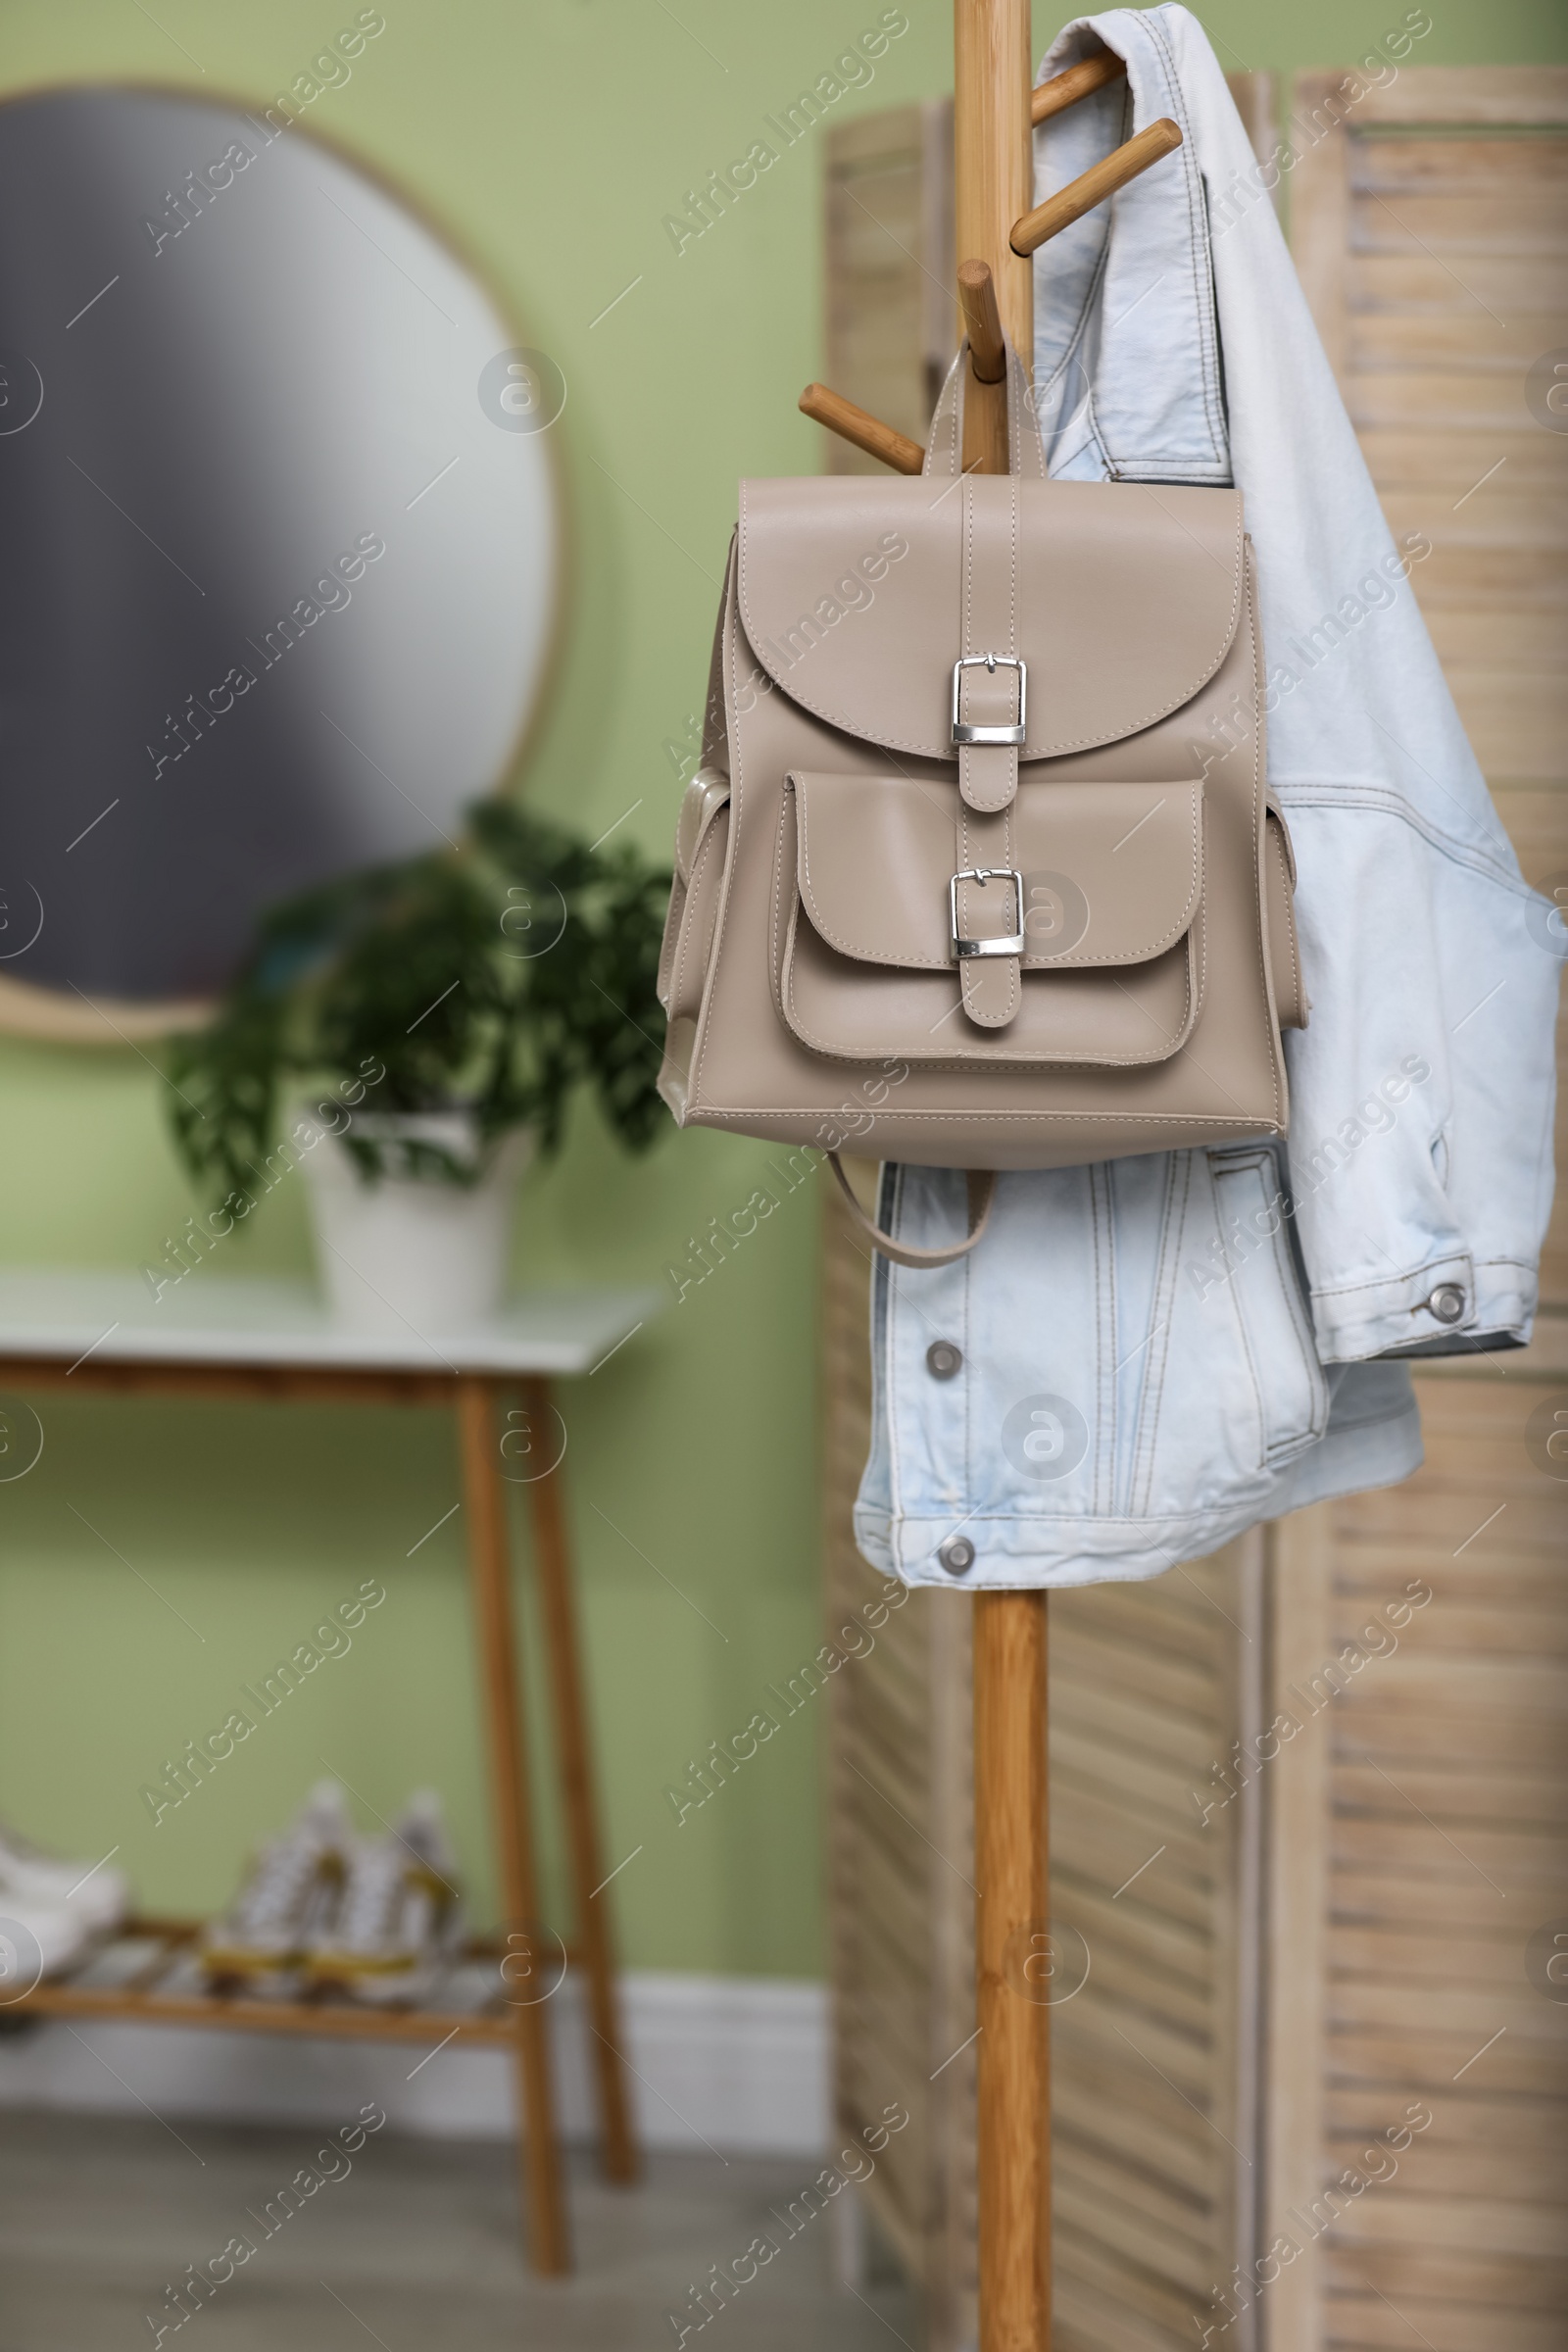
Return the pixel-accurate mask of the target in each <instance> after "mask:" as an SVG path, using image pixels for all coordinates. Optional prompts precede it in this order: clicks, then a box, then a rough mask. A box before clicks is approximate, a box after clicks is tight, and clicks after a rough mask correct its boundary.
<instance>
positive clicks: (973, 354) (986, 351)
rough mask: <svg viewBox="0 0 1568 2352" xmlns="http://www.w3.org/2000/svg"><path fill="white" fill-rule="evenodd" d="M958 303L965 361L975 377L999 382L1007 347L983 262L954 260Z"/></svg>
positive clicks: (993, 285)
mask: <svg viewBox="0 0 1568 2352" xmlns="http://www.w3.org/2000/svg"><path fill="white" fill-rule="evenodd" d="M958 303H959V307H960V308H961V310H962V312H963V331H964V333H965V334H966V335H967V336H968V338H969V364H970V366H971V367H972V368H973V369H974V372H975V376H976V378H977V380H978V381H979V382H980V383H982V384H1000V383H1001V382H1002V381H1003V379H1004V378H1005V375H1006V372H1007V347H1006V345H1005V343H1004V341H1003V339H1002V313H1001V312H1000V311H999V310H998V308H997V288H996V281H995V279H994V278H993V277H992V274H991V272H990V270H988V269H987V268H986V265H985V263H984V262H960V263H959V264H958Z"/></svg>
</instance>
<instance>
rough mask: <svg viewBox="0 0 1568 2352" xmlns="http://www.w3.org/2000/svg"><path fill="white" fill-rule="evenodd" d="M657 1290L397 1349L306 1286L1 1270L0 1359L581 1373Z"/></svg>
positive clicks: (428, 1335)
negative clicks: (164, 1284)
mask: <svg viewBox="0 0 1568 2352" xmlns="http://www.w3.org/2000/svg"><path fill="white" fill-rule="evenodd" d="M663 1303H664V1300H663V1296H662V1293H660V1292H659V1291H655V1290H639V1291H612V1290H604V1291H600V1290H593V1291H586V1290H580V1291H526V1292H521V1293H519V1294H518V1295H517V1296H516V1297H515V1298H514V1299H510V1300H509V1301H508V1303H507V1305H506V1306H505V1307H504V1308H503V1310H502V1312H501V1313H500V1314H499V1315H497V1316H496V1317H495V1319H494V1320H493V1321H491V1322H486V1323H479V1324H469V1325H467V1326H466V1327H465V1328H462V1329H458V1330H439V1329H437V1330H432V1331H429V1332H417V1331H415V1330H414V1328H413V1327H412V1325H411V1326H410V1327H409V1329H408V1330H407V1331H406V1332H404V1333H400V1334H396V1335H394V1336H392V1337H388V1338H383V1337H381V1336H380V1335H379V1334H376V1335H373V1336H372V1335H368V1334H365V1333H360V1332H355V1331H351V1330H346V1329H344V1327H343V1326H342V1325H341V1324H337V1323H334V1322H333V1321H332V1320H331V1318H330V1316H329V1315H328V1313H327V1310H326V1308H325V1306H324V1304H323V1303H322V1301H321V1299H320V1297H319V1294H318V1293H317V1291H316V1290H315V1288H314V1287H313V1285H312V1284H310V1283H308V1282H304V1281H292V1280H283V1279H279V1278H274V1277H270V1276H252V1277H248V1278H242V1279H240V1280H238V1281H235V1280H233V1279H224V1278H222V1277H221V1276H217V1275H210V1274H207V1273H205V1272H201V1271H198V1272H197V1273H195V1274H192V1275H190V1276H188V1277H187V1278H186V1279H185V1280H184V1281H183V1282H180V1283H179V1284H177V1285H172V1286H171V1287H170V1288H169V1289H168V1290H167V1291H166V1292H165V1293H164V1295H163V1297H162V1298H161V1299H159V1300H158V1301H157V1302H156V1303H155V1302H154V1299H153V1297H152V1293H151V1290H150V1289H149V1287H148V1285H147V1283H146V1282H145V1281H144V1280H143V1279H142V1277H141V1276H140V1275H139V1274H136V1273H133V1272H130V1271H125V1270H122V1269H120V1268H118V1267H96V1266H36V1267H33V1266H25V1267H24V1266H16V1267H11V1268H0V1357H4V1356H12V1357H15V1356H21V1355H26V1356H40V1357H45V1358H47V1359H49V1360H50V1361H51V1362H58V1361H64V1362H66V1363H68V1364H74V1363H75V1362H77V1361H80V1360H82V1359H84V1358H86V1357H89V1356H90V1358H91V1359H92V1361H93V1362H94V1363H106V1362H107V1363H115V1362H119V1363H126V1362H130V1363H168V1364H240V1365H255V1364H289V1365H295V1366H306V1367H309V1368H310V1369H312V1370H317V1369H322V1370H326V1369H337V1370H352V1371H382V1372H385V1371H400V1372H426V1373H428V1372H441V1371H448V1372H497V1373H502V1372H543V1373H552V1372H554V1373H562V1374H565V1375H568V1376H569V1375H571V1374H573V1373H587V1372H592V1371H595V1370H597V1369H598V1367H599V1365H600V1364H601V1363H603V1362H604V1361H605V1360H606V1359H607V1357H609V1356H610V1355H612V1354H613V1352H614V1351H615V1349H616V1348H619V1347H620V1346H622V1345H623V1343H624V1342H625V1341H627V1340H629V1339H630V1338H631V1337H632V1335H633V1333H634V1332H638V1331H640V1330H641V1329H642V1327H643V1325H644V1324H645V1323H646V1322H648V1321H650V1320H651V1319H652V1317H653V1316H654V1315H656V1314H657V1313H658V1312H659V1311H660V1308H661V1307H662V1304H663Z"/></svg>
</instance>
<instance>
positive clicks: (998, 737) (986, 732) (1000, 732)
mask: <svg viewBox="0 0 1568 2352" xmlns="http://www.w3.org/2000/svg"><path fill="white" fill-rule="evenodd" d="M998 662H1001V663H1002V666H1003V668H1004V669H1015V670H1016V671H1017V672H1018V723H1017V725H1016V726H1015V727H971V726H968V725H966V724H965V723H964V721H963V720H962V719H960V718H959V716H958V690H959V687H960V686H961V684H962V682H963V673H964V671H965V670H966V669H989V670H995V668H996V666H997V663H998ZM1028 688H1029V672H1028V670H1027V669H1026V667H1025V666H1024V664H1023V662H1020V661H1019V660H1018V658H1017V656H1016V654H963V655H960V657H959V659H958V660H957V661H956V662H955V663H954V664H953V740H954V742H955V743H1000V744H1009V743H1012V744H1021V743H1022V741H1023V730H1024V719H1025V716H1026V715H1027V697H1028Z"/></svg>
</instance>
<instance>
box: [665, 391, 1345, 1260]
mask: <svg viewBox="0 0 1568 2352" xmlns="http://www.w3.org/2000/svg"><path fill="white" fill-rule="evenodd" d="M964 367H965V355H964V354H962V353H960V355H959V359H958V362H957V364H956V367H955V369H954V372H953V375H952V376H950V378H949V385H948V390H947V391H946V392H945V393H944V396H943V404H942V406H941V407H940V408H939V410H938V413H937V418H936V423H935V425H934V428H933V433H932V442H931V449H930V452H929V453H928V455H927V459H926V472H925V473H924V474H923V475H922V476H920V477H918V478H916V479H903V478H895V477H891V476H890V477H887V478H876V479H866V478H859V477H844V476H837V477H831V476H830V477H825V478H815V479H813V478H808V479H788V480H776V481H749V482H743V483H742V485H741V493H740V524H739V528H738V530H737V532H736V534H735V539H734V543H733V547H732V550H731V555H730V561H729V569H728V576H727V578H726V581H725V586H724V597H723V605H722V609H721V612H720V614H719V622H718V630H717V636H716V639H715V644H714V650H713V671H712V679H711V690H710V696H709V706H708V721H707V732H706V740H705V746H704V754H703V763H702V766H701V767H700V769H699V770H698V773H697V774H696V776H695V777H694V778H693V780H692V782H691V783H690V784H689V785H688V787H687V790H686V796H685V800H684V803H683V806H682V809H681V812H680V819H679V826H678V830H677V834H676V844H675V867H676V874H675V886H674V890H673V894H672V896H671V900H670V908H669V918H668V922H667V925H666V930H665V939H664V950H663V956H662V965H661V976H660V995H661V998H662V1003H663V1005H664V1008H665V1011H666V1013H667V1015H668V1023H669V1026H668V1037H667V1042H666V1045H665V1052H664V1063H663V1068H662V1073H661V1077H660V1087H661V1091H662V1094H663V1096H664V1099H665V1101H666V1102H667V1103H669V1105H670V1108H671V1109H672V1110H673V1112H674V1114H675V1117H676V1119H677V1120H678V1121H679V1122H680V1124H681V1125H682V1126H706V1127H725V1128H731V1129H734V1130H736V1131H738V1132H739V1133H741V1134H745V1135H757V1136H764V1137H768V1138H771V1139H778V1140H783V1141H786V1142H789V1143H793V1144H803V1143H804V1144H814V1145H817V1146H819V1147H820V1148H821V1149H823V1150H825V1151H827V1152H830V1153H832V1154H834V1155H835V1159H834V1165H835V1170H836V1172H838V1173H839V1176H840V1181H841V1182H843V1175H842V1170H839V1169H838V1163H837V1158H836V1154H837V1152H839V1150H840V1149H841V1148H843V1147H845V1146H848V1145H853V1146H854V1149H855V1150H856V1151H857V1152H859V1153H862V1154H866V1155H870V1156H877V1157H881V1158H883V1159H893V1160H907V1161H913V1162H916V1163H918V1164H921V1165H925V1166H928V1167H961V1168H964V1169H967V1170H969V1171H971V1182H970V1188H969V1189H970V1225H971V1230H970V1235H969V1240H968V1242H966V1243H963V1244H960V1245H959V1246H958V1249H957V1250H939V1251H916V1250H905V1249H902V1248H897V1249H893V1248H890V1254H893V1255H897V1256H899V1257H900V1258H902V1259H904V1260H906V1261H907V1262H910V1263H916V1264H934V1263H942V1262H945V1261H946V1260H947V1259H948V1258H949V1257H952V1256H955V1255H957V1254H959V1253H960V1252H961V1250H963V1249H964V1248H968V1247H971V1246H972V1244H973V1242H974V1241H975V1240H977V1239H978V1238H979V1233H980V1230H981V1229H982V1227H983V1224H984V1219H985V1214H986V1211H987V1209H988V1206H989V1198H990V1192H991V1189H992V1179H991V1177H990V1175H989V1173H987V1172H988V1171H993V1170H996V1169H999V1168H1054V1167H1066V1166H1072V1165H1076V1164H1078V1163H1081V1162H1083V1161H1088V1160H1097V1159H1108V1158H1112V1157H1117V1156H1120V1155H1123V1154H1125V1153H1129V1152H1155V1151H1164V1150H1167V1149H1170V1148H1172V1147H1176V1146H1185V1145H1201V1144H1229V1143H1236V1142H1238V1141H1241V1140H1242V1139H1244V1138H1251V1137H1267V1136H1283V1135H1284V1133H1285V1132H1286V1121H1287V1099H1286V1080H1285V1063H1284V1054H1283V1052H1282V1048H1281V1039H1280V1031H1281V1027H1282V1026H1284V1027H1291V1026H1293V1025H1294V1026H1301V1025H1304V1022H1305V1019H1306V1005H1305V1000H1304V998H1303V995H1302V990H1301V982H1300V972H1299V963H1298V958H1297V947H1296V931H1295V922H1294V917H1293V912H1292V903H1291V902H1292V890H1293V885H1294V867H1293V863H1292V858H1291V848H1290V841H1289V837H1288V835H1287V832H1286V827H1285V821H1284V818H1283V817H1282V815H1281V814H1280V812H1279V809H1277V807H1276V806H1275V805H1274V803H1273V802H1272V800H1271V799H1270V797H1269V795H1268V792H1267V789H1266V786H1265V781H1264V732H1263V664H1262V651H1261V645H1260V640H1259V635H1258V623H1257V605H1256V595H1255V590H1254V583H1253V575H1252V561H1251V549H1250V542H1249V540H1248V539H1247V537H1246V534H1245V532H1244V529H1243V522H1242V501H1241V496H1240V493H1239V492H1237V491H1234V490H1200V489H1176V488H1165V487H1151V486H1149V485H1147V484H1144V483H1128V482H1109V483H1100V482H1052V481H1048V480H1047V479H1045V475H1044V462H1043V459H1042V457H1041V451H1040V441H1039V435H1038V432H1037V431H1036V430H1035V428H1034V425H1033V420H1032V418H1030V417H1028V415H1027V411H1026V409H1025V405H1024V398H1023V388H1022V376H1021V371H1020V370H1019V368H1018V366H1017V362H1016V359H1012V361H1011V379H1010V380H1011V398H1010V404H1009V405H1010V407H1011V410H1012V412H1013V416H1012V430H1011V432H1010V435H1009V442H1010V446H1011V448H1012V449H1013V451H1015V452H1021V453H1022V456H1023V458H1024V461H1025V462H1026V463H1029V464H1031V465H1032V466H1034V468H1035V471H1034V473H1033V474H1032V476H1031V477H1028V478H1025V477H1024V476H1022V475H1020V474H1019V473H1018V472H1017V471H1014V472H1013V473H1011V474H1007V475H977V474H970V475H963V474H961V473H960V470H959V460H958V452H959V449H960V447H961V439H960V433H961V425H960V419H959V401H960V398H961V394H960V392H959V386H960V385H961V383H962V380H963V372H964ZM1020 427H1021V429H1020ZM1015 463H1016V461H1015ZM847 1189H848V1188H847V1187H846V1190H847ZM877 1238H878V1241H879V1245H880V1246H882V1247H883V1248H889V1245H888V1243H887V1239H886V1237H885V1236H880V1235H879V1236H878V1237H877Z"/></svg>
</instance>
